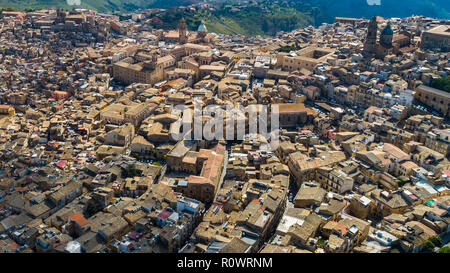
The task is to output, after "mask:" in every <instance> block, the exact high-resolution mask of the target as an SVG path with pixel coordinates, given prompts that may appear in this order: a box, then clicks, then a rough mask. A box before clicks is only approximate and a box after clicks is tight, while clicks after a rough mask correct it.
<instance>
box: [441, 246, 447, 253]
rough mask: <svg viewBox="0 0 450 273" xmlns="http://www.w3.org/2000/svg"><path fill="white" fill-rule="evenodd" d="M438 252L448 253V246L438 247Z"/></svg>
mask: <svg viewBox="0 0 450 273" xmlns="http://www.w3.org/2000/svg"><path fill="white" fill-rule="evenodd" d="M439 253H450V246H444V247H441V249H439Z"/></svg>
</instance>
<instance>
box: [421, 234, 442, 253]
mask: <svg viewBox="0 0 450 273" xmlns="http://www.w3.org/2000/svg"><path fill="white" fill-rule="evenodd" d="M440 246H442V239H441V237H439V236H431V237H430V238H428V240H426V241H425V243H424V244H423V251H424V252H434V248H435V247H440Z"/></svg>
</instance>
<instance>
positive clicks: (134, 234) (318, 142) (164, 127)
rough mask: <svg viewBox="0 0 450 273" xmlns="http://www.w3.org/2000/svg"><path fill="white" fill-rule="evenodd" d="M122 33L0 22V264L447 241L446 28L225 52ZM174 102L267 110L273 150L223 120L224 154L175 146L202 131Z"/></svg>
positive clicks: (175, 36) (89, 16)
mask: <svg viewBox="0 0 450 273" xmlns="http://www.w3.org/2000/svg"><path fill="white" fill-rule="evenodd" d="M136 16H137V15H136V14H135V17H136ZM138 17H139V18H141V20H140V21H139V23H138V22H134V21H133V20H127V21H120V20H119V18H118V17H117V16H113V15H107V14H96V13H95V12H92V11H87V10H74V11H70V12H67V11H62V10H41V11H35V12H27V13H22V12H3V14H2V16H1V19H0V64H1V65H0V67H1V68H0V115H1V117H0V252H70V253H80V252H121V253H133V252H153V253H162V252H181V253H192V252H201V253H236V252H239V253H252V252H261V253H278V252H279V253H303V252H316V253H320V252H364V253H375V252H419V251H437V249H438V248H439V247H442V246H443V245H445V244H448V238H449V231H450V225H449V224H450V214H449V212H450V162H449V160H448V157H449V155H450V139H449V138H450V126H449V116H450V110H449V108H450V107H449V106H450V93H449V92H448V90H439V89H436V88H433V87H431V85H432V83H433V81H434V80H436V79H439V78H443V77H449V73H450V62H449V60H450V55H449V43H448V40H449V39H450V38H449V33H450V32H449V31H448V29H449V22H448V21H442V20H434V19H431V18H425V17H421V16H414V17H409V18H403V19H395V18H394V19H389V20H388V19H383V18H381V17H373V18H372V19H370V20H364V19H354V18H336V22H335V23H333V24H323V25H321V26H320V27H318V28H314V27H311V26H310V27H307V28H303V29H298V30H294V31H291V32H286V33H279V34H278V35H277V36H276V37H259V36H258V37H244V36H241V35H222V34H215V33H208V30H207V27H206V25H205V24H204V23H203V22H202V23H201V24H200V25H199V26H198V29H196V31H193V30H189V29H187V26H186V22H185V21H184V19H182V20H181V21H180V23H179V28H178V30H170V31H165V30H161V29H153V28H152V27H151V26H150V25H149V24H148V22H146V20H145V14H144V13H143V14H139V16H138ZM133 18H134V17H133ZM294 45H295V48H296V49H295V50H290V51H289V52H287V51H288V50H285V49H286V48H291V49H292V48H294ZM180 105H183V106H185V108H186V110H185V111H178V110H177V107H176V106H180ZM194 105H201V106H209V105H217V106H219V108H218V110H217V111H216V112H215V114H217V115H219V114H224V115H227V112H226V111H225V109H227V107H229V106H232V107H238V106H249V105H255V106H272V107H273V106H277V108H278V109H279V124H280V128H276V131H277V132H278V135H279V139H271V140H268V139H266V138H265V137H264V136H263V135H260V134H250V131H249V123H250V122H251V119H252V118H251V117H250V116H249V115H246V114H233V115H231V117H228V119H232V121H234V122H237V121H243V122H244V125H245V126H244V128H245V130H246V131H245V133H244V136H243V137H242V139H237V140H234V141H230V140H225V139H213V140H207V139H196V140H193V138H191V137H190V136H192V131H189V132H187V133H184V134H181V133H182V131H183V129H184V128H185V127H186V126H187V123H192V122H196V121H198V122H199V123H200V124H201V125H202V126H206V124H207V123H208V119H207V118H206V117H203V118H202V119H201V120H196V119H197V117H196V116H195V111H196V109H195V107H194ZM269 108H270V107H269ZM270 109H271V108H270ZM180 134H181V136H182V137H181V139H180V138H177V137H175V136H179V135H180ZM272 144H277V145H275V146H274V145H272ZM271 147H276V149H271ZM439 238H440V239H439ZM437 240H441V241H442V243H440V244H437V243H434V244H432V243H431V242H436V241H437ZM430 244H432V245H433V246H434V247H435V249H434V248H433V249H430Z"/></svg>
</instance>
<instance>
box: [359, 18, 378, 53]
mask: <svg viewBox="0 0 450 273" xmlns="http://www.w3.org/2000/svg"><path fill="white" fill-rule="evenodd" d="M377 33H378V23H377V18H376V16H374V17H372V19H371V20H370V22H369V27H368V28H367V37H366V41H365V42H364V50H363V54H364V55H366V56H370V55H372V54H374V53H375V47H376V44H377Z"/></svg>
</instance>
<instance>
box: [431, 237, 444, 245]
mask: <svg viewBox="0 0 450 273" xmlns="http://www.w3.org/2000/svg"><path fill="white" fill-rule="evenodd" d="M428 240H430V241H431V242H432V243H433V244H434V245H435V246H437V247H440V246H442V239H441V237H439V236H431V237H430V238H429V239H428Z"/></svg>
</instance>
